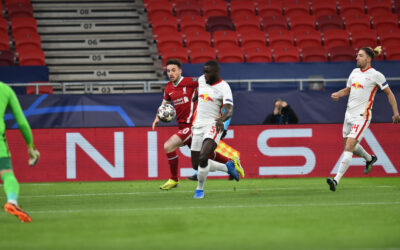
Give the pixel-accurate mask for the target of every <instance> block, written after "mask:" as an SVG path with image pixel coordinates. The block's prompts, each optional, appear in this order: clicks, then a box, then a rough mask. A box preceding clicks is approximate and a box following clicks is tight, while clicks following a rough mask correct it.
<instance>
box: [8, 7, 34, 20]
mask: <svg viewBox="0 0 400 250" xmlns="http://www.w3.org/2000/svg"><path fill="white" fill-rule="evenodd" d="M6 11H7V14H8V19H9V20H11V21H12V20H13V19H14V18H16V17H33V7H32V4H30V3H13V4H9V5H6Z"/></svg>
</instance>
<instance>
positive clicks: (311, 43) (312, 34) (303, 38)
mask: <svg viewBox="0 0 400 250" xmlns="http://www.w3.org/2000/svg"><path fill="white" fill-rule="evenodd" d="M295 41H296V46H297V47H300V48H305V47H318V46H321V45H322V39H321V33H320V32H319V31H316V30H311V31H298V32H295Z"/></svg>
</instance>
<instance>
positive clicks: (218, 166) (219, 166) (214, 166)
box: [208, 160, 228, 173]
mask: <svg viewBox="0 0 400 250" xmlns="http://www.w3.org/2000/svg"><path fill="white" fill-rule="evenodd" d="M208 166H210V172H215V171H220V172H225V173H228V167H227V166H226V165H225V164H223V163H220V162H217V161H213V160H208Z"/></svg>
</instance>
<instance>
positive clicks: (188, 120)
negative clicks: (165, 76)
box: [164, 77, 199, 125]
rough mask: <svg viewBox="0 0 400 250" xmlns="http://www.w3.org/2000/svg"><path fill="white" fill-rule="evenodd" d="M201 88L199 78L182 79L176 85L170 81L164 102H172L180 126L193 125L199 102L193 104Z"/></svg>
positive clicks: (166, 87)
mask: <svg viewBox="0 0 400 250" xmlns="http://www.w3.org/2000/svg"><path fill="white" fill-rule="evenodd" d="M198 86H199V83H198V82H197V78H192V77H181V79H180V80H179V81H178V83H177V84H176V85H174V83H172V82H171V81H169V82H168V83H167V85H166V86H165V90H164V101H167V102H172V104H173V105H174V107H175V110H176V120H177V122H178V124H179V125H184V124H192V122H193V113H194V111H195V110H196V107H197V102H192V99H193V97H194V95H195V90H196V89H197V87H198Z"/></svg>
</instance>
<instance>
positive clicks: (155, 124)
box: [151, 115, 160, 130]
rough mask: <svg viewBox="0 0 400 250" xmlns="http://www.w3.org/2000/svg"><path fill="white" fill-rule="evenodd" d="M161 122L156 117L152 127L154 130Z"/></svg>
mask: <svg viewBox="0 0 400 250" xmlns="http://www.w3.org/2000/svg"><path fill="white" fill-rule="evenodd" d="M159 122H160V119H158V116H157V115H156V118H154V121H153V125H152V126H151V127H152V128H153V130H154V129H156V126H157V125H158V123H159Z"/></svg>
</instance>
